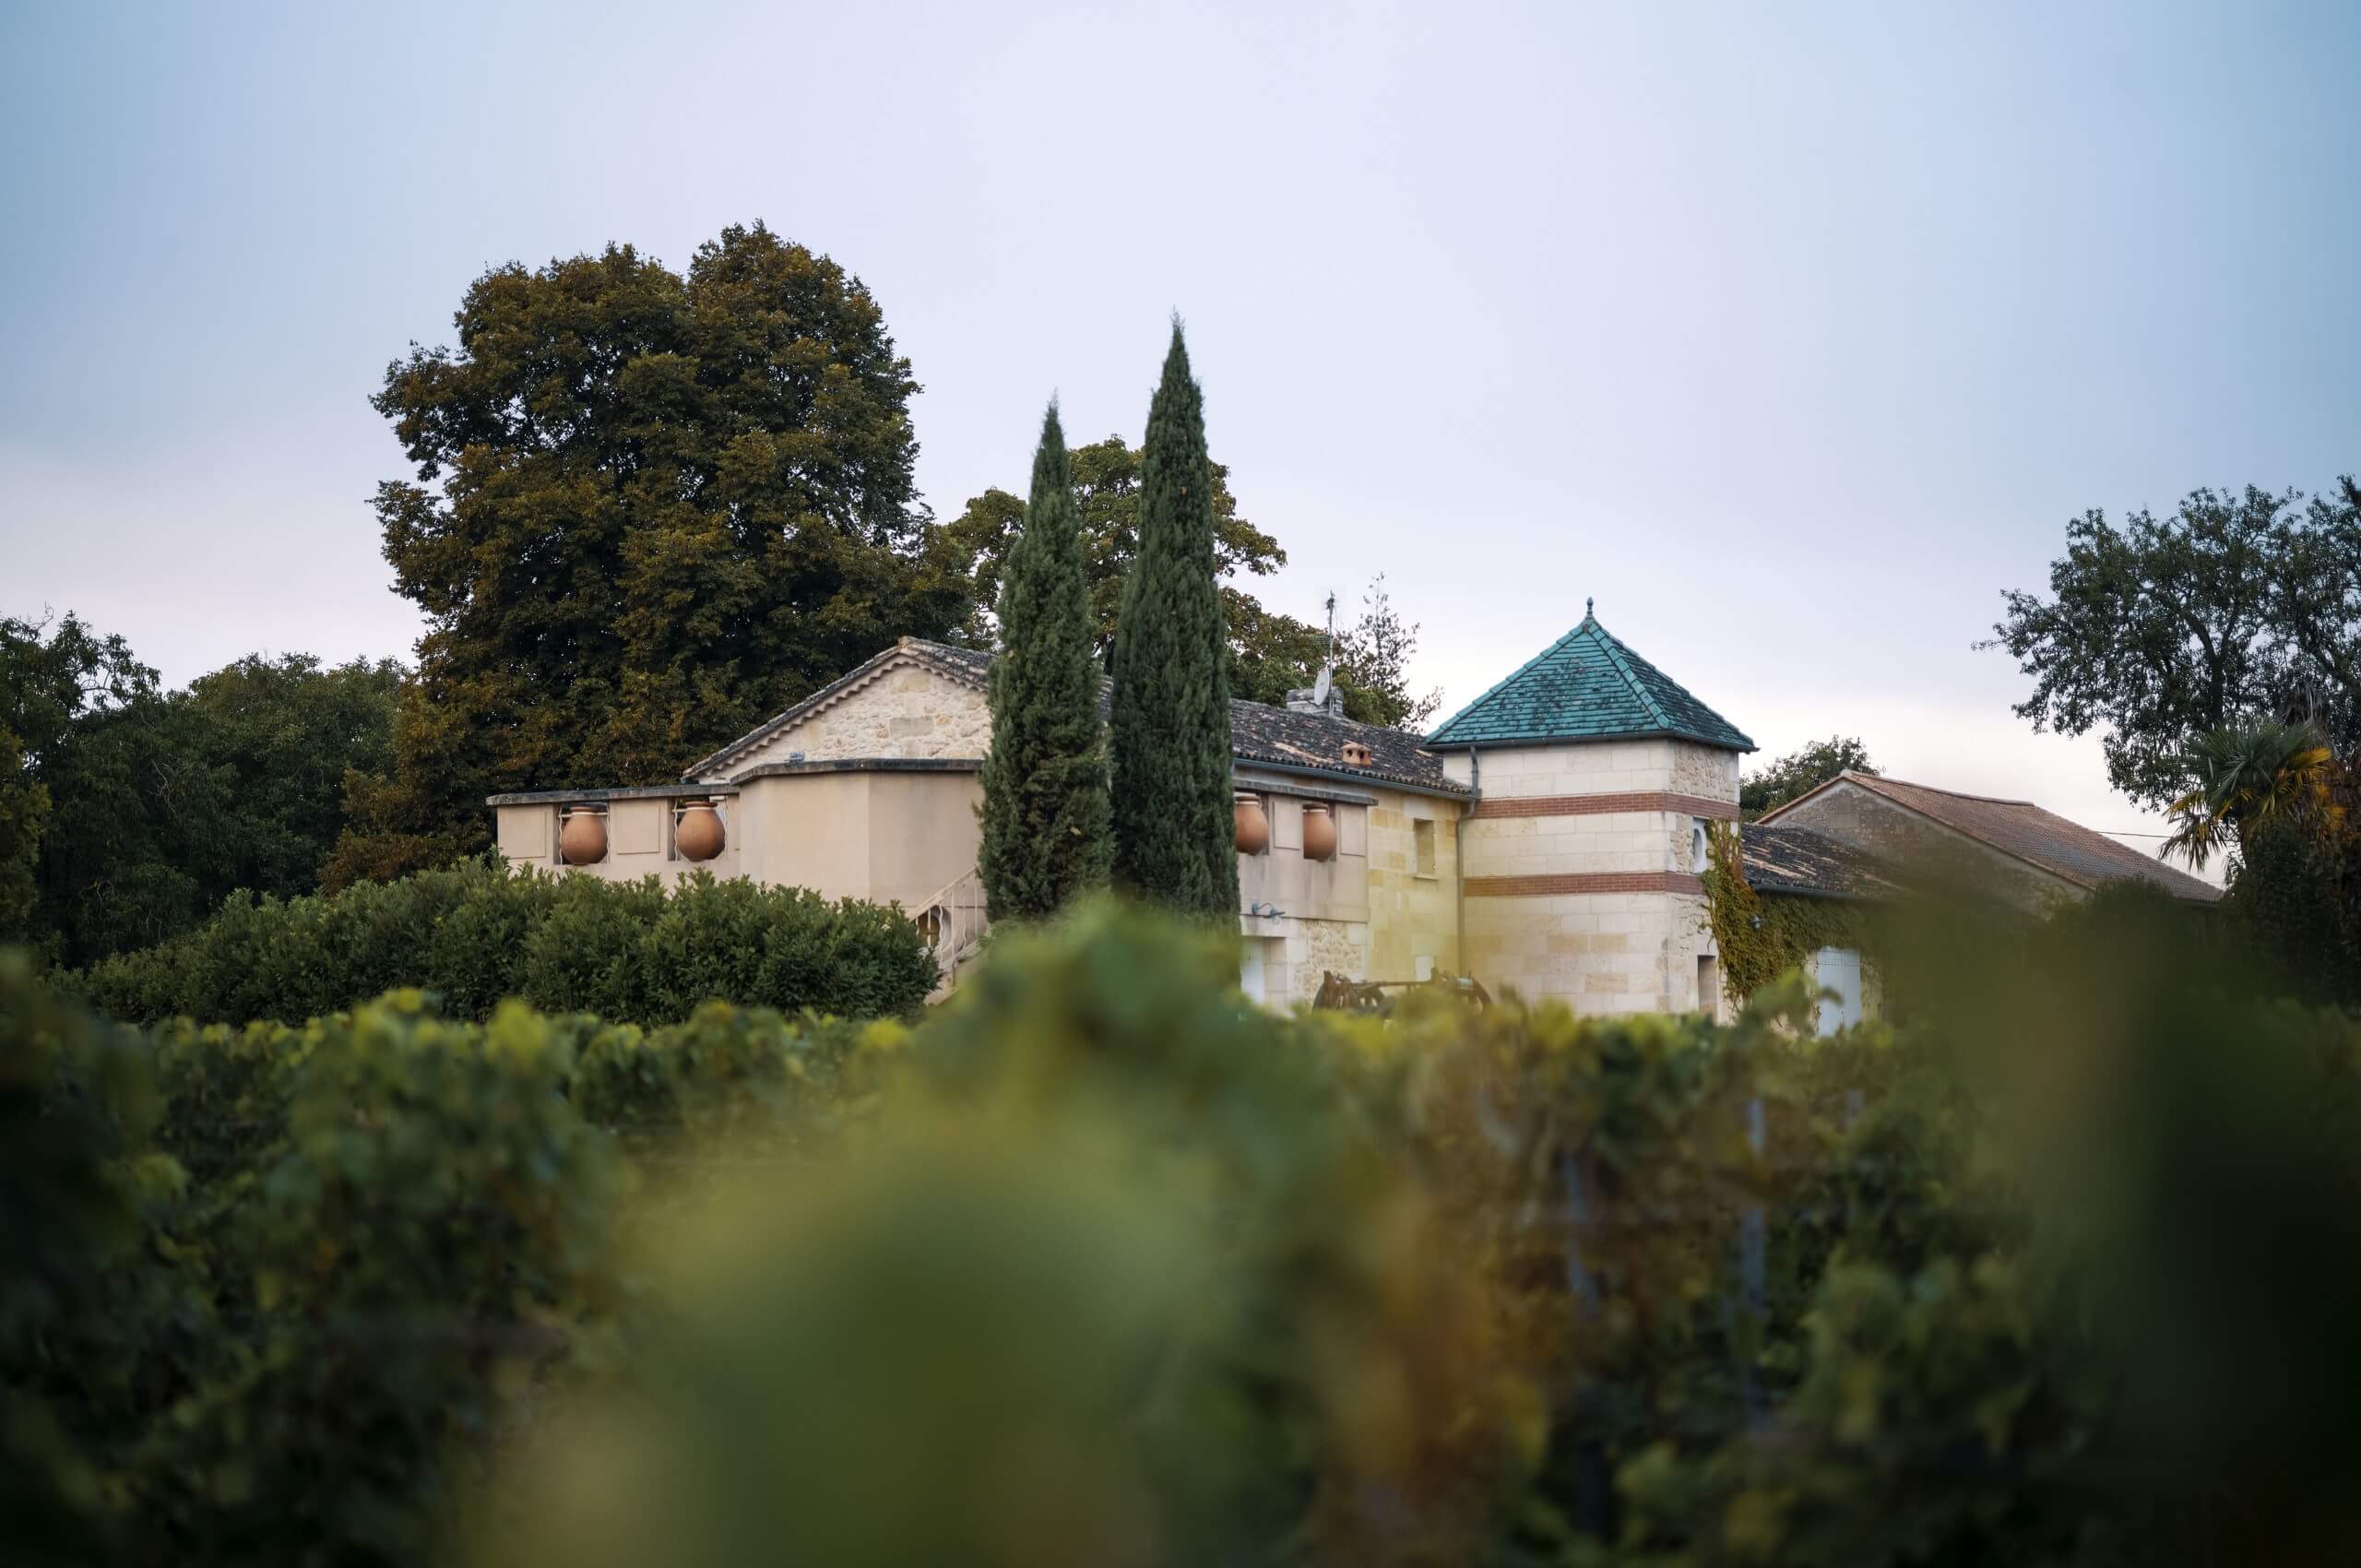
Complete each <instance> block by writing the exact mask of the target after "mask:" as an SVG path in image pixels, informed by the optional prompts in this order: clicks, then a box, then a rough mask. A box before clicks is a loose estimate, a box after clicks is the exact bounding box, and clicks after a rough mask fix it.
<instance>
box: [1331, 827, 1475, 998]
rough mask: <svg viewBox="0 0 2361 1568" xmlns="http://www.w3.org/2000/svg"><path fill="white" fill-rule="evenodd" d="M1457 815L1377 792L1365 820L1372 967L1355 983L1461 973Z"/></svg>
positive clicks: (1370, 960)
mask: <svg viewBox="0 0 2361 1568" xmlns="http://www.w3.org/2000/svg"><path fill="white" fill-rule="evenodd" d="M1459 813H1460V806H1459V802H1456V801H1445V800H1438V799H1436V798H1434V797H1432V796H1427V795H1411V794H1390V793H1387V792H1382V791H1381V793H1380V795H1379V803H1378V804H1377V805H1376V806H1374V807H1372V808H1371V809H1370V814H1369V930H1370V942H1369V957H1368V962H1369V967H1368V969H1367V971H1366V972H1365V973H1364V974H1362V975H1361V976H1360V977H1358V978H1361V979H1365V980H1419V979H1422V978H1427V977H1430V976H1431V975H1432V974H1433V973H1434V972H1435V971H1436V970H1439V969H1445V970H1449V971H1451V972H1452V973H1453V974H1457V973H1458V972H1459V971H1460V952H1459V871H1460V850H1459V837H1460V821H1459ZM1422 823H1423V824H1425V825H1426V826H1424V827H1423V828H1421V826H1419V825H1420V824H1422ZM1422 837H1423V838H1424V840H1425V846H1426V847H1425V850H1424V853H1423V855H1422V853H1421V849H1420V840H1421V838H1422ZM1421 959H1424V960H1425V965H1424V970H1425V973H1424V975H1422V974H1421V972H1420V971H1421V965H1420V963H1419V960H1421ZM1313 983H1314V984H1315V985H1317V983H1318V980H1317V978H1316V977H1315V979H1314V982H1313Z"/></svg>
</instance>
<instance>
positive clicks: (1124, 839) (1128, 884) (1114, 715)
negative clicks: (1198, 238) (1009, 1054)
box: [1109, 321, 1238, 921]
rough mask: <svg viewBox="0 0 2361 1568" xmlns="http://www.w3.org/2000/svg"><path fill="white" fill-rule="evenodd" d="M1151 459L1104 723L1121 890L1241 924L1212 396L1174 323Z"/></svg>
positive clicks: (1152, 423) (1149, 445)
mask: <svg viewBox="0 0 2361 1568" xmlns="http://www.w3.org/2000/svg"><path fill="white" fill-rule="evenodd" d="M1142 452H1143V456H1142V461H1141V478H1140V546H1139V559H1138V561H1137V562H1136V564H1134V565H1133V569H1132V571H1131V572H1130V574H1129V575H1128V576H1126V577H1125V579H1124V583H1123V605H1122V614H1121V628H1122V640H1121V645H1120V646H1119V647H1118V648H1117V649H1116V658H1115V671H1114V692H1113V696H1112V702H1111V707H1110V710H1109V741H1110V752H1111V754H1112V756H1113V759H1114V782H1113V802H1114V828H1115V863H1114V874H1115V884H1116V885H1117V886H1119V887H1121V888H1122V889H1123V890H1124V891H1126V892H1127V893H1130V894H1132V895H1133V896H1134V897H1141V898H1145V899H1148V900H1150V901H1152V902H1154V903H1157V904H1159V905H1161V906H1163V907H1165V908H1167V909H1173V910H1176V911H1180V912H1183V913H1187V914H1192V915H1197V916H1202V917H1204V919H1207V920H1212V921H1228V920H1230V919H1232V918H1233V917H1235V915H1236V914H1237V912H1238V858H1237V853H1236V850H1235V849H1233V848H1232V842H1231V840H1232V828H1231V817H1230V789H1229V762H1230V749H1229V682H1228V671H1227V668H1226V663H1227V649H1228V641H1227V638H1226V635H1225V633H1224V631H1223V625H1222V605H1221V595H1220V592H1219V586H1218V584H1217V583H1216V580H1215V573H1216V557H1215V549H1214V538H1215V536H1214V508H1213V479H1212V469H1211V468H1210V466H1209V465H1208V464H1207V462H1206V459H1205V420H1204V398H1203V394H1201V393H1200V392H1199V390H1198V388H1197V383H1196V379H1195V377H1193V376H1192V375H1191V374H1190V372H1189V350H1188V346H1187V345H1186V344H1185V343H1183V342H1182V341H1181V325H1180V323H1179V322H1177V321H1176V322H1174V323H1173V327H1172V347H1171V350H1170V351H1169V353H1168V354H1167V355H1166V356H1165V361H1164V377H1163V380H1162V382H1161V383H1160V384H1159V385H1158V386H1157V390H1156V397H1155V398H1154V399H1153V400H1152V401H1151V402H1150V404H1149V407H1148V418H1147V441H1146V445H1145V446H1144V447H1143V449H1142Z"/></svg>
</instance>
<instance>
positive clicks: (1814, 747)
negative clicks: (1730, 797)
mask: <svg viewBox="0 0 2361 1568" xmlns="http://www.w3.org/2000/svg"><path fill="white" fill-rule="evenodd" d="M1876 771H1877V767H1876V766H1875V765H1874V764H1872V763H1871V762H1870V761H1869V748H1868V747H1867V746H1864V745H1863V744H1861V741H1860V737H1859V736H1857V735H1831V736H1830V737H1828V739H1826V740H1825V741H1814V742H1811V743H1810V744H1809V745H1806V746H1802V747H1799V748H1797V750H1795V751H1792V752H1789V753H1788V754H1786V756H1783V757H1781V758H1780V759H1779V760H1778V761H1776V762H1772V763H1766V764H1764V765H1763V766H1762V767H1759V768H1757V769H1756V770H1755V771H1754V772H1753V773H1752V774H1751V775H1750V776H1749V777H1748V778H1747V779H1746V780H1745V781H1744V782H1743V783H1741V784H1740V785H1739V786H1738V814H1739V815H1740V816H1741V817H1743V818H1744V819H1745V820H1746V821H1748V822H1752V821H1753V820H1754V819H1755V818H1756V817H1758V816H1761V815H1762V814H1763V813H1764V812H1767V811H1772V810H1774V809H1775V808H1777V807H1780V806H1784V805H1786V803H1787V802H1789V801H1792V800H1794V799H1795V798H1796V797H1797V796H1798V795H1801V794H1804V793H1806V792H1808V791H1809V790H1817V789H1819V788H1820V787H1821V785H1822V784H1825V783H1827V782H1828V781H1829V780H1830V779H1832V778H1835V777H1836V776H1837V775H1838V774H1840V773H1845V772H1852V773H1875V772H1876Z"/></svg>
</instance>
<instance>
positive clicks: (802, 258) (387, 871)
mask: <svg viewBox="0 0 2361 1568" xmlns="http://www.w3.org/2000/svg"><path fill="white" fill-rule="evenodd" d="M457 327H458V335H459V341H458V347H457V350H450V349H445V348H437V349H432V350H428V349H417V348H413V349H412V350H411V352H410V354H409V357H408V358H407V359H405V360H397V361H396V362H393V363H392V364H391V365H389V366H388V367H387V368H386V381H385V386H384V387H383V388H382V390H380V391H379V393H378V394H377V396H376V397H375V398H374V405H375V407H376V409H377V411H378V412H379V413H381V414H383V415H384V416H385V417H386V418H387V419H389V420H391V421H393V422H394V423H395V428H396V433H397V435H398V436H399V438H400V440H401V443H402V447H403V450H404V451H405V452H406V453H407V454H408V455H409V459H410V461H411V462H413V463H414V464H416V465H417V470H418V472H417V479H416V481H387V482H386V483H385V484H383V485H381V486H380V487H379V490H378V495H377V517H378V522H379V524H380V526H381V528H382V529H383V531H384V534H385V544H386V559H387V560H388V561H389V562H390V563H392V565H393V568H394V576H395V583H396V587H397V590H398V591H399V592H400V593H401V594H402V595H403V596H404V597H405V598H407V599H409V600H411V601H413V602H414V603H416V604H417V605H418V606H419V608H420V610H421V611H422V612H424V614H425V616H426V618H427V632H426V636H424V638H423V639H422V640H421V643H420V645H419V661H420V663H419V673H418V680H417V683H416V684H415V685H414V687H413V688H412V689H411V691H410V692H409V694H408V695H406V696H405V698H404V700H403V703H402V706H401V709H400V712H399V715H398V716H397V720H396V729H395V756H394V759H393V763H392V766H391V767H390V768H388V769H385V770H379V771H372V772H367V773H364V774H362V775H360V776H357V777H356V778H355V779H354V782H353V788H352V790H351V797H350V803H351V810H352V812H353V814H354V816H355V818H356V822H355V826H353V828H352V829H351V831H350V833H349V834H348V835H347V837H346V839H345V841H344V842H343V844H342V845H341V846H340V848H339V849H338V860H337V864H336V868H335V873H334V875H333V877H332V882H333V883H336V884H342V883H348V882H351V881H354V880H358V879H362V878H365V877H385V876H389V875H394V874H397V873H400V872H402V871H406V870H410V869H416V868H419V867H422V866H426V865H433V864H438V863H441V862H443V861H447V860H449V859H450V858H452V857H453V856H454V855H456V854H458V853H462V852H466V851H468V850H471V849H475V848H478V847H481V845H482V844H483V843H484V842H485V841H486V837H487V834H488V831H489V827H488V819H487V816H486V814H485V812H484V809H483V800H484V797H485V796H486V795H488V794H492V793H495V792H497V791H500V790H521V789H555V788H563V787H565V786H569V785H587V784H609V783H613V782H615V781H617V780H623V781H635V780H646V779H656V778H667V777H671V776H674V775H676V774H677V773H678V772H679V770H680V769H681V768H682V767H683V766H686V765H687V764H688V763H690V762H692V761H694V759H695V758H696V757H698V756H699V755H701V754H705V753H706V752H707V751H710V750H711V749H712V748H714V747H715V746H717V745H718V744H720V743H721V742H724V741H727V740H730V739H731V738H732V737H734V736H737V735H739V734H742V733H743V732H744V731H747V730H749V729H751V728H753V726H754V725H755V724H756V723H758V722H760V721H761V720H762V719H765V718H767V717H769V716H770V715H771V714H774V713H776V712H777V711H779V710H780V709H781V708H784V707H788V706H789V704H791V703H793V702H795V701H796V700H798V699H799V698H801V697H802V696H804V695H807V694H809V693H810V692H812V691H813V690H814V689H815V688H817V687H818V686H820V685H823V684H825V683H826V682H828V681H830V680H833V679H834V678H835V677H836V676H837V675H839V674H841V673H842V672H843V671H846V670H848V669H849V668H850V667H852V666H853V665H855V664H857V663H859V662H860V660H861V659H865V658H867V657H869V656H870V655H871V654H873V653H875V652H876V651H877V650H878V649H879V648H881V647H884V646H885V645H887V644H888V643H890V642H892V641H893V640H894V638H895V637H896V636H903V635H915V636H941V635H943V634H944V633H945V632H948V631H950V630H952V629H953V628H955V627H956V626H958V625H959V624H962V623H963V622H964V621H965V620H966V618H967V613H968V609H969V600H968V592H969V589H968V585H967V578H966V576H965V574H964V573H962V572H961V571H960V570H959V569H958V566H957V563H956V562H955V560H954V558H953V557H952V556H951V555H950V554H949V553H948V552H946V551H945V550H944V549H943V547H942V543H941V540H940V539H939V536H938V534H937V531H936V530H935V529H934V528H933V526H932V525H931V522H930V521H929V519H928V517H927V514H926V512H925V509H924V508H923V507H922V506H920V505H919V503H918V501H917V498H916V493H915V490H914V488H913V482H912V478H911V472H912V465H913V463H914V462H915V460H916V457H917V452H918V445H917V441H916V439H915V438H914V436H913V435H912V433H911V428H910V421H909V409H908V403H909V398H910V396H911V394H912V393H914V392H916V391H917V390H918V384H917V383H916V382H915V381H914V380H913V379H912V378H911V375H910V366H909V362H908V360H907V359H904V358H902V357H900V356H899V355H898V354H897V353H896V351H895V347H894V341H893V339H892V338H891V337H890V336H889V335H888V334H887V332H886V330H885V324H884V315H883V313H882V312H881V311H880V310H879V308H878V305H877V303H876V301H875V300H874V299H872V297H871V295H870V293H869V291H868V290H867V289H865V288H864V287H862V285H861V284H860V281H859V280H858V279H854V278H852V277H850V276H848V274H847V273H846V272H845V271H844V269H843V268H842V267H838V266H837V265H836V263H835V262H833V261H830V260H829V259H828V258H827V257H825V256H823V255H814V254H813V252H811V251H809V250H807V249H805V248H804V247H803V246H801V245H799V244H792V243H790V242H789V241H786V240H784V239H781V238H780V237H779V236H777V234H774V233H773V232H771V231H769V230H768V229H766V228H765V227H763V226H762V225H761V224H759V223H758V224H756V225H755V226H753V228H751V229H748V228H742V227H738V226H735V225H733V226H731V227H730V228H727V229H725V230H723V231H722V232H721V234H720V235H719V236H718V238H716V239H714V240H711V241H708V242H707V243H706V244H704V245H701V246H699V247H698V250H697V253H696V255H695V256H694V258H693V259H692V261H691V263H690V265H689V267H688V271H687V274H686V276H685V277H683V276H681V275H679V274H676V273H674V272H672V271H670V270H669V269H668V268H666V267H664V266H662V265H661V264H660V263H658V262H657V261H656V260H654V259H653V258H650V257H647V256H643V255H640V254H639V253H638V252H636V251H635V250H633V249H632V248H631V247H629V246H627V245H622V246H619V245H611V246H609V247H608V248H607V249H606V250H605V251H604V252H603V253H601V254H600V255H596V256H590V255H582V256H575V257H573V258H572V259H569V260H564V261H555V262H552V263H551V264H549V265H548V266H546V267H540V268H539V269H538V270H529V271H528V269H527V268H525V267H522V266H519V265H515V264H511V265H509V266H505V267H495V268H494V269H492V271H490V272H487V273H486V274H484V276H483V277H481V278H480V279H477V280H476V282H475V283H474V284H473V285H472V286H470V287H469V290H468V291H467V294H466V296H465V298H464V299H463V300H462V301H461V303H460V307H459V312H458V315H457Z"/></svg>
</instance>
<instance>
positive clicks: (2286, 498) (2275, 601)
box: [1984, 478, 2361, 809]
mask: <svg viewBox="0 0 2361 1568" xmlns="http://www.w3.org/2000/svg"><path fill="white" fill-rule="evenodd" d="M2066 541H2067V544H2066V553H2065V554H2064V555H2063V556H2061V557H2059V558H2058V560H2056V561H2054V562H2052V563H2051V564H2050V568H2049V595H2048V597H2047V598H2044V597H2043V596H2041V595H2039V594H2036V593H2026V592H2022V591H2011V592H2010V593H2008V594H2006V595H2005V596H2004V598H2005V600H2006V610H2005V612H2004V613H2003V615H2002V616H2001V619H2000V621H1999V624H1997V625H1995V626H1994V628H1993V631H1994V634H1995V636H1994V637H1993V639H1992V640H1991V642H1989V643H1987V644H1986V645H1984V646H1987V647H2004V648H2006V649H2007V650H2008V651H2009V652H2010V653H2011V655H2013V656H2014V657H2015V658H2016V659H2017V661H2018V664H2019V667H2020V668H2021V669H2023V671H2024V672H2025V673H2026V674H2027V675H2030V676H2032V677H2033V678H2034V691H2033V695H2031V696H2029V697H2027V698H2026V699H2025V700H2024V701H2023V702H2022V703H2020V704H2018V705H2017V708H2016V711H2017V712H2018V714H2019V715H2021V716H2022V717H2023V718H2026V719H2032V720H2033V721H2034V724H2035V728H2037V729H2050V730H2056V731H2059V732H2060V733H2063V734H2069V735H2079V734H2082V733H2084V732H2086V731H2090V730H2093V729H2099V728H2103V729H2104V730H2105V731H2106V735H2105V738H2104V740H2103V742H2102V744H2103V746H2104V748H2105V751H2106V763H2107V774H2108V778H2110V780H2111V781H2112V782H2113V783H2114V785H2115V787H2116V788H2117V789H2118V790H2122V791H2123V792H2124V793H2125V794H2127V795H2130V797H2132V798H2133V799H2134V800H2137V801H2141V802H2145V803H2146V804H2148V805H2151V806H2153V807H2156V808H2159V809H2162V808H2164V807H2165V806H2166V805H2168V804H2169V803H2170V802H2172V801H2173V800H2174V799H2176V798H2177V797H2178V796H2179V795H2180V794H2181V793H2182V791H2183V790H2184V789H2185V788H2186V787H2187V786H2188V784H2189V772H2188V768H2187V766H2186V748H2187V746H2188V744H2189V741H2190V740H2191V738H2192V737H2194V736H2196V735H2198V734H2201V733H2203V732H2206V731H2215V730H2222V729H2225V728H2228V727H2231V726H2233V725H2236V724H2239V723H2243V722H2246V721H2248V720H2252V719H2281V720H2289V721H2293V720H2297V719H2308V720H2310V721H2312V722H2314V723H2317V724H2318V725H2319V726H2320V728H2321V729H2322V731H2324V732H2325V733H2326V734H2327V736H2328V737H2329V739H2330V740H2331V742H2333V743H2334V745H2335V747H2336V749H2337V750H2338V751H2339V752H2340V753H2345V754H2349V753H2350V752H2351V751H2352V750H2353V749H2354V747H2355V743H2356V742H2361V487H2356V485H2355V481H2353V480H2352V479H2350V478H2347V479H2345V480H2343V481H2341V482H2340V484H2339V485H2338V487H2337V488H2336V490H2335V492H2334V493H2330V494H2324V495H2319V496H2316V497H2314V498H2313V499H2312V500H2311V501H2310V502H2309V504H2308V505H2306V504H2305V503H2304V497H2303V496H2302V495H2301V494H2299V493H2296V492H2295V491H2289V492H2287V493H2284V494H2272V493H2269V492H2267V491H2263V490H2260V489H2257V488H2255V487H2253V486H2251V485H2249V486H2248V488H2247V490H2246V491H2245V493H2243V494H2236V495H2234V494H2230V493H2215V492H2213V491H2211V490H2200V491H2197V492H2195V493H2192V494H2191V495H2190V496H2189V498H2188V499H2187V500H2185V501H2183V502H2182V503H2181V504H2180V505H2179V507H2178V508H2177V510H2176V511H2175V512H2174V513H2173V514H2172V515H2171V516H2169V517H2162V518H2159V517H2154V516H2153V515H2152V514H2150V513H2148V512H2146V511H2144V510H2143V511H2139V512H2134V513H2132V514H2130V516H2129V517H2126V518H2125V519H2124V521H2123V523H2122V524H2121V526H2118V525H2116V524H2113V523H2110V522H2109V521H2108V520H2107V518H2106V515H2105V514H2104V513H2102V512H2098V511H2092V512H2089V513H2086V514H2085V515H2083V516H2082V517H2079V518H2077V519H2075V520H2074V521H2073V522H2071V523H2069V524H2068V525H2067V529H2066Z"/></svg>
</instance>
